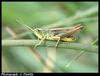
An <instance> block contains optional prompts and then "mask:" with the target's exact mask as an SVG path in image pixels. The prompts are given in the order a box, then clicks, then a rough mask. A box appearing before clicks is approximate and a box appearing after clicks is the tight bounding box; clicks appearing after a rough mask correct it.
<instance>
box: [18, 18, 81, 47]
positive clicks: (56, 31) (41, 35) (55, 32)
mask: <svg viewBox="0 0 100 76" xmlns="http://www.w3.org/2000/svg"><path fill="white" fill-rule="evenodd" d="M17 22H19V21H18V20H17ZM19 23H20V22H19ZM21 25H24V26H26V27H27V28H28V29H30V30H31V31H33V32H34V34H35V35H36V36H37V37H38V39H40V42H39V43H38V44H36V45H35V46H34V48H36V47H37V46H38V45H40V44H41V43H42V41H43V40H45V39H46V40H52V41H57V43H56V47H57V45H58V43H59V41H64V42H73V41H75V40H76V38H75V36H74V34H75V33H76V32H78V31H80V30H81V29H82V28H83V26H81V24H77V25H75V26H74V27H64V28H51V29H42V28H36V29H32V28H30V27H29V26H27V25H25V24H23V23H21Z"/></svg>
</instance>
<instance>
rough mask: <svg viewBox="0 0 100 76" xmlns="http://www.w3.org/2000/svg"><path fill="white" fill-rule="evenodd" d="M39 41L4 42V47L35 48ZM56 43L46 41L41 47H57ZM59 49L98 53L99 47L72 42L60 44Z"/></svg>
mask: <svg viewBox="0 0 100 76" xmlns="http://www.w3.org/2000/svg"><path fill="white" fill-rule="evenodd" d="M38 42H39V41H38V40H2V46H34V45H36V44H37V43H38ZM55 44H56V42H54V41H46V42H42V43H41V45H40V46H48V47H55ZM57 48H66V49H75V50H81V51H83V50H84V51H87V52H93V53H98V46H94V45H91V44H80V43H70V42H60V44H59V46H58V47H57Z"/></svg>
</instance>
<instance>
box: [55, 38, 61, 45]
mask: <svg viewBox="0 0 100 76" xmlns="http://www.w3.org/2000/svg"><path fill="white" fill-rule="evenodd" d="M60 39H61V38H59V39H58V40H57V43H56V47H57V46H58V44H59V42H60Z"/></svg>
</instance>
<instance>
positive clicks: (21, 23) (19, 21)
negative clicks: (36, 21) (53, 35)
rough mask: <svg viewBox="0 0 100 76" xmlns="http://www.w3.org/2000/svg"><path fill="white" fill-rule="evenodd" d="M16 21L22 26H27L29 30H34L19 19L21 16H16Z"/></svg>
mask: <svg viewBox="0 0 100 76" xmlns="http://www.w3.org/2000/svg"><path fill="white" fill-rule="evenodd" d="M16 22H17V23H19V24H20V25H23V26H25V27H27V28H28V29H30V30H31V31H33V32H34V30H33V29H32V28H31V27H29V26H27V25H26V24H24V22H23V21H22V20H21V18H19V17H18V19H16Z"/></svg>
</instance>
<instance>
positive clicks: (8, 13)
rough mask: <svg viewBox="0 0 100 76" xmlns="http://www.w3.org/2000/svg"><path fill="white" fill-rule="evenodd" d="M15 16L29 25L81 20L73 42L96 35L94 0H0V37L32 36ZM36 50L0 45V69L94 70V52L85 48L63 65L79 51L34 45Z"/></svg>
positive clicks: (58, 24) (83, 41)
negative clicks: (24, 0) (69, 63)
mask: <svg viewBox="0 0 100 76" xmlns="http://www.w3.org/2000/svg"><path fill="white" fill-rule="evenodd" d="M74 17H78V19H77V18H74ZM19 18H20V19H21V20H22V21H23V22H24V24H27V25H28V26H30V27H32V28H33V29H34V28H46V27H47V28H52V27H67V26H74V25H75V24H78V23H82V24H83V27H84V29H83V30H82V31H81V32H80V33H78V34H76V36H77V41H76V42H75V43H80V44H86V45H87V44H91V43H92V42H93V41H95V40H96V39H98V2H2V39H10V40H12V39H15V38H16V37H17V36H19V35H20V37H19V39H36V38H35V37H34V34H33V33H32V32H30V31H28V30H27V29H26V28H25V27H23V26H22V25H20V24H19V23H17V22H16V20H17V19H19ZM16 39H17V38H16ZM95 45H96V46H98V42H97V43H96V44H95ZM36 51H37V53H36V52H32V51H31V49H29V47H22V46H20V47H17V46H16V47H5V46H3V49H2V72H66V73H67V72H98V54H95V53H90V52H85V53H84V54H83V55H82V56H81V57H79V59H78V60H75V61H73V63H72V64H71V65H70V66H69V67H68V68H66V67H65V66H66V64H67V63H68V62H69V61H71V59H72V58H73V57H74V56H76V55H77V54H78V53H79V52H80V51H75V50H74V49H65V48H59V49H55V48H54V47H52V48H50V47H38V50H36ZM38 53H39V54H40V55H41V57H42V59H41V57H40V56H39V55H38ZM55 56H56V57H55ZM49 58H51V59H52V60H53V61H52V60H51V61H50V59H49Z"/></svg>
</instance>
